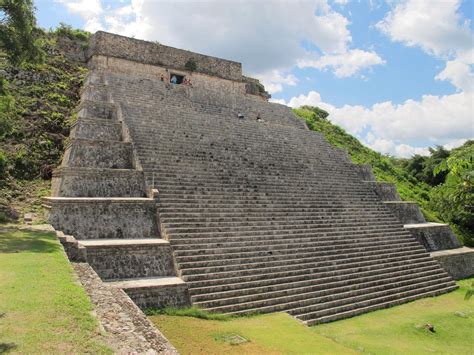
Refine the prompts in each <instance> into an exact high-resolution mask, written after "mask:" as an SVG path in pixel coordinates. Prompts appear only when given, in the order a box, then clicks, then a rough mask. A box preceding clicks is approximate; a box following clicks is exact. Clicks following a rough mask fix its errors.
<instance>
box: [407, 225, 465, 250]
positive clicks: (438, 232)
mask: <svg viewBox="0 0 474 355" xmlns="http://www.w3.org/2000/svg"><path fill="white" fill-rule="evenodd" d="M404 227H405V229H407V230H409V231H410V233H411V234H412V235H413V236H414V237H415V238H416V240H418V241H419V242H420V243H421V245H423V246H424V247H425V249H426V250H427V251H437V250H445V249H453V248H459V247H461V243H460V242H459V241H458V240H457V238H456V236H455V235H454V233H453V231H452V230H451V228H450V227H449V225H448V224H441V223H416V224H405V225H404Z"/></svg>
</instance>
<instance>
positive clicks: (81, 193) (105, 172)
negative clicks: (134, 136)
mask: <svg viewBox="0 0 474 355" xmlns="http://www.w3.org/2000/svg"><path fill="white" fill-rule="evenodd" d="M51 190H52V191H51V196H53V197H58V196H62V197H96V196H101V197H145V193H144V191H145V182H144V178H143V171H138V170H132V169H95V168H70V167H60V168H58V169H56V170H54V171H53V179H52V185H51Z"/></svg>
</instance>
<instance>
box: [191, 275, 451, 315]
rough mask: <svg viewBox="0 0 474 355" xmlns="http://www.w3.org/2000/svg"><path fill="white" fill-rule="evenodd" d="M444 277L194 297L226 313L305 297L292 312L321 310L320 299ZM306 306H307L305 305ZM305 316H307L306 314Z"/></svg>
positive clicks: (356, 281) (391, 278) (357, 280)
mask: <svg viewBox="0 0 474 355" xmlns="http://www.w3.org/2000/svg"><path fill="white" fill-rule="evenodd" d="M377 276H379V277H377ZM442 277H445V278H446V274H445V273H444V272H443V271H442V269H440V268H438V269H437V270H429V271H424V272H418V271H415V270H412V272H410V273H405V274H402V275H397V276H391V275H383V274H382V275H375V277H373V278H359V277H356V278H354V279H352V280H350V281H346V282H345V283H333V284H323V285H321V284H319V285H312V286H301V287H295V288H289V289H288V288H285V289H282V290H280V289H277V290H273V291H263V290H262V291H261V292H257V293H254V294H244V295H243V294H241V293H235V292H234V294H233V295H232V296H230V297H229V298H221V299H213V300H205V301H199V302H195V301H194V300H193V304H194V305H196V306H198V307H200V308H203V309H208V310H212V311H215V312H222V313H226V312H232V311H235V310H243V309H245V308H258V307H261V306H264V307H268V306H271V305H275V304H280V303H295V302H298V301H301V302H300V305H301V306H300V307H299V309H292V310H291V311H290V313H291V314H292V315H297V314H299V312H306V311H309V312H313V311H317V310H320V309H321V308H320V307H319V305H318V303H324V302H328V301H333V302H334V301H335V299H338V298H343V297H344V296H346V295H360V294H364V293H366V292H371V291H383V290H385V289H386V288H388V287H390V286H391V285H392V284H399V285H403V286H407V285H410V284H412V283H413V282H421V281H426V282H433V280H436V281H435V282H436V283H437V282H438V280H439V278H442ZM447 280H449V278H447ZM362 290H363V291H362ZM369 290H370V291H369ZM305 301H306V302H305ZM305 303H306V305H305ZM303 306H306V307H304V308H303ZM302 308H303V309H302ZM301 318H302V319H303V320H306V318H305V317H304V316H302V317H301Z"/></svg>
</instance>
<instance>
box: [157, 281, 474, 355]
mask: <svg viewBox="0 0 474 355" xmlns="http://www.w3.org/2000/svg"><path fill="white" fill-rule="evenodd" d="M472 282H474V278H473V279H470V280H464V281H461V282H459V286H460V288H459V289H458V290H456V291H454V292H451V293H450V294H447V295H443V296H439V297H435V298H427V299H422V300H418V301H415V302H411V303H408V304H405V305H401V306H397V307H393V308H390V309H385V310H380V311H377V312H372V313H369V314H365V315H362V316H359V317H355V318H351V319H346V320H342V321H338V322H333V323H329V324H323V325H317V326H314V327H309V328H308V327H305V326H304V325H303V324H302V323H300V322H299V321H297V320H295V319H293V318H292V317H290V316H289V315H287V314H285V313H277V314H269V315H262V316H254V317H247V318H232V319H230V320H226V321H218V320H204V319H198V318H192V317H182V316H169V315H156V316H151V317H150V318H151V320H152V321H153V322H154V323H155V324H156V325H157V326H158V328H159V329H160V330H161V331H162V332H163V333H164V334H165V336H166V337H167V338H168V339H169V340H170V341H171V343H172V344H173V345H174V346H175V347H176V348H177V349H178V350H179V351H180V352H181V353H182V354H223V353H226V354H227V353H230V354H233V353H235V354H237V353H244V354H354V353H368V354H456V355H461V354H474V298H471V300H469V301H466V300H464V295H465V293H466V290H467V288H468V286H469V285H471V284H472ZM428 323H429V324H432V325H433V326H434V330H435V332H434V333H432V332H430V331H429V330H428V329H427V327H425V325H426V324H428ZM236 336H239V337H241V338H243V339H245V340H247V341H246V342H243V343H239V342H240V340H241V339H240V338H239V337H236Z"/></svg>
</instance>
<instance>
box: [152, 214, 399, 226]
mask: <svg viewBox="0 0 474 355" xmlns="http://www.w3.org/2000/svg"><path fill="white" fill-rule="evenodd" d="M160 217H161V223H162V224H163V225H164V226H165V227H168V226H169V227H179V226H190V227H192V226H207V225H216V224H222V225H223V226H225V225H235V226H237V225H241V224H242V225H247V224H248V225H254V224H255V225H267V224H279V223H281V224H291V223H302V224H313V223H319V222H321V223H328V222H331V221H333V222H335V223H338V222H341V223H344V222H347V221H354V222H355V221H358V220H360V218H361V215H360V214H352V215H351V214H344V215H343V216H340V215H339V214H338V213H336V214H334V213H328V214H325V215H314V216H307V215H301V216H286V215H279V216H273V217H269V218H267V217H258V216H257V217H254V216H235V217H234V216H225V215H224V216H220V215H214V216H212V215H211V216H207V217H206V216H201V214H198V213H196V214H189V215H187V216H173V215H165V214H162V215H161V216H160ZM394 219H395V217H393V215H392V214H391V213H389V212H385V213H384V212H378V213H377V215H375V216H372V215H367V216H365V219H364V220H365V221H374V222H377V221H393V220H394ZM395 220H396V219H395Z"/></svg>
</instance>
